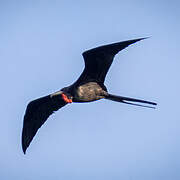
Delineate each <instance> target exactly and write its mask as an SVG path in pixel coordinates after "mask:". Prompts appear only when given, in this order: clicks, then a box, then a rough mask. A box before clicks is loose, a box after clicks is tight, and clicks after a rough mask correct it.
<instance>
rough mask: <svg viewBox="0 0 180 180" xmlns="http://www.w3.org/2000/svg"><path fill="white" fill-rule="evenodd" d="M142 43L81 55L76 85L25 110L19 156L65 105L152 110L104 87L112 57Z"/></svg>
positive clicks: (30, 105)
mask: <svg viewBox="0 0 180 180" xmlns="http://www.w3.org/2000/svg"><path fill="white" fill-rule="evenodd" d="M142 39H144V38H140V39H134V40H129V41H123V42H119V43H114V44H110V45H105V46H100V47H97V48H94V49H91V50H88V51H85V52H84V53H83V57H84V60H85V68H84V71H83V72H82V74H81V75H80V77H79V78H78V79H77V81H75V82H74V83H73V84H72V85H70V86H68V87H65V88H62V89H61V90H60V91H57V92H55V93H52V94H50V95H48V96H45V97H42V98H39V99H36V100H34V101H31V102H30V103H29V104H28V106H27V109H26V113H25V116H24V124H23V132H22V148H23V152H24V153H25V152H26V149H27V147H28V146H29V144H30V143H31V141H32V139H33V137H34V136H35V134H36V132H37V131H38V129H39V128H40V127H41V126H42V124H43V123H44V122H45V121H46V120H47V119H48V117H49V116H50V115H51V114H52V113H53V112H54V111H57V110H59V109H60V108H62V107H63V106H65V105H66V104H68V103H72V102H77V103H83V102H92V101H96V100H100V99H103V98H104V99H109V100H112V101H117V102H122V103H126V104H133V105H137V106H143V107H151V108H153V107H152V106H146V105H141V104H134V103H132V102H137V103H145V104H150V105H156V103H153V102H149V101H144V100H139V99H134V98H128V97H124V96H116V95H112V94H109V93H108V91H107V88H106V86H105V85H104V80H105V77H106V74H107V72H108V70H109V67H110V66H111V64H112V62H113V59H114V56H115V55H116V54H117V53H118V52H119V51H121V50H122V49H124V48H126V47H127V46H129V45H130V44H133V43H135V42H137V41H140V40H142Z"/></svg>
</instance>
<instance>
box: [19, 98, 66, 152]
mask: <svg viewBox="0 0 180 180" xmlns="http://www.w3.org/2000/svg"><path fill="white" fill-rule="evenodd" d="M66 104H67V103H66V102H65V101H64V100H63V99H62V96H61V94H59V95H54V96H51V95H48V96H45V97H42V98H39V99H36V100H34V101H31V102H30V103H29V104H28V106H27V109H26V112H25V115H24V123H23V131H22V149H23V152H24V153H25V152H26V149H27V148H28V146H29V144H30V143H31V141H32V139H33V137H34V136H35V134H36V132H37V131H38V129H39V128H40V127H41V126H42V125H43V124H44V122H45V121H46V120H47V119H48V117H49V116H50V115H51V114H52V113H53V112H54V111H57V110H58V109H60V108H61V107H63V106H65V105H66Z"/></svg>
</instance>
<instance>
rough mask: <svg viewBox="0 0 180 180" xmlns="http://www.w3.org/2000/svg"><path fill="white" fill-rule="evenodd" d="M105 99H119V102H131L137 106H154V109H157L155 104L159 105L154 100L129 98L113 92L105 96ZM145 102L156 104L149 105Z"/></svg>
mask: <svg viewBox="0 0 180 180" xmlns="http://www.w3.org/2000/svg"><path fill="white" fill-rule="evenodd" d="M105 99H109V100H112V101H117V102H121V103H126V104H130V105H135V106H141V107H147V108H154V109H155V107H154V106H156V105H157V103H154V102H150V101H144V100H140V99H134V98H129V97H123V96H116V95H113V94H108V95H107V96H106V97H105ZM132 102H137V103H132ZM143 104H150V105H154V106H148V105H143Z"/></svg>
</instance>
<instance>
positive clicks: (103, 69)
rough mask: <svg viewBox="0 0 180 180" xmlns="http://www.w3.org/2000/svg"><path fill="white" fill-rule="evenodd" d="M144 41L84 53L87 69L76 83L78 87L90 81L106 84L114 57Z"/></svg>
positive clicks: (124, 42)
mask: <svg viewBox="0 0 180 180" xmlns="http://www.w3.org/2000/svg"><path fill="white" fill-rule="evenodd" d="M143 39H145V38H139V39H133V40H128V41H122V42H118V43H113V44H109V45H104V46H100V47H97V48H93V49H90V50H88V51H85V52H84V53H83V57H84V62H85V68H84V71H83V72H82V74H81V76H80V77H79V79H78V80H77V81H76V82H75V83H76V84H78V85H79V84H81V83H86V82H88V81H97V82H99V83H104V80H105V77H106V74H107V72H108V70H109V68H110V66H111V64H112V62H113V59H114V56H115V55H116V54H117V53H118V52H119V51H121V50H122V49H124V48H126V47H128V46H129V45H131V44H133V43H135V42H137V41H140V40H143Z"/></svg>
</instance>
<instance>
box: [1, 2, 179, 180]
mask: <svg viewBox="0 0 180 180" xmlns="http://www.w3.org/2000/svg"><path fill="white" fill-rule="evenodd" d="M179 8H180V2H179V1H178V0H174V1H170V0H169V1H168V0H159V1H158V0H151V1H140V0H126V1H121V0H119V1H118V0H114V1H113V0H109V1H106V0H99V1H97V0H89V1H82V0H79V1H68V0H66V1H60V0H59V1H58V0H56V1H55V0H52V1H42V0H41V1H40V0H37V1H35V0H34V1H10V0H1V1H0V63H1V65H0V82H1V93H0V97H1V103H0V114H1V126H0V179H2V180H10V179H13V180H16V179H17V180H32V179H33V180H40V179H43V180H50V179H63V180H76V179H77V180H84V179H87V180H90V179H91V180H92V179H93V180H96V179H97V180H101V179H102V180H110V179H112V180H119V179H123V180H160V179H163V180H172V179H173V180H179V179H180V171H179V170H180V118H179V116H180V115H179V111H180V110H179V100H180V98H179V92H180V84H179V77H180V48H179V41H180V22H179V18H180V11H179ZM147 36H150V37H151V38H149V39H147V40H144V41H141V42H138V43H136V44H134V45H132V46H130V47H128V48H127V49H125V50H123V51H121V52H120V53H119V54H118V55H117V56H116V57H115V60H114V62H113V64H112V66H111V68H110V70H109V73H108V75H107V78H106V81H105V84H106V86H107V87H108V90H109V92H111V93H114V94H117V95H123V96H129V97H134V98H140V99H145V100H149V101H155V102H157V103H158V107H157V109H156V110H154V109H147V108H140V107H135V106H130V105H126V104H121V103H117V102H112V101H108V100H100V101H98V102H93V103H87V104H72V105H68V106H66V107H64V108H62V109H61V110H59V111H58V112H57V113H55V114H54V115H52V116H51V117H50V118H49V119H48V121H47V122H46V123H45V124H44V125H43V127H42V128H41V129H40V130H39V131H38V133H37V135H36V137H35V138H34V140H33V142H32V143H31V145H30V147H29V148H28V150H27V154H26V155H24V154H23V152H22V149H21V131H22V125H23V116H24V112H25V109H26V105H27V104H28V102H29V101H31V100H33V99H35V98H38V97H41V96H44V95H47V94H49V93H52V92H54V91H57V90H59V89H61V88H62V87H64V86H67V85H69V84H71V83H73V82H74V81H75V80H76V79H77V78H78V76H79V75H80V73H81V72H82V70H83V67H84V62H83V58H82V56H81V53H82V52H83V51H85V50H87V49H90V48H93V47H96V46H99V45H104V44H108V43H113V42H119V41H123V40H129V39H133V38H140V37H147Z"/></svg>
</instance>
